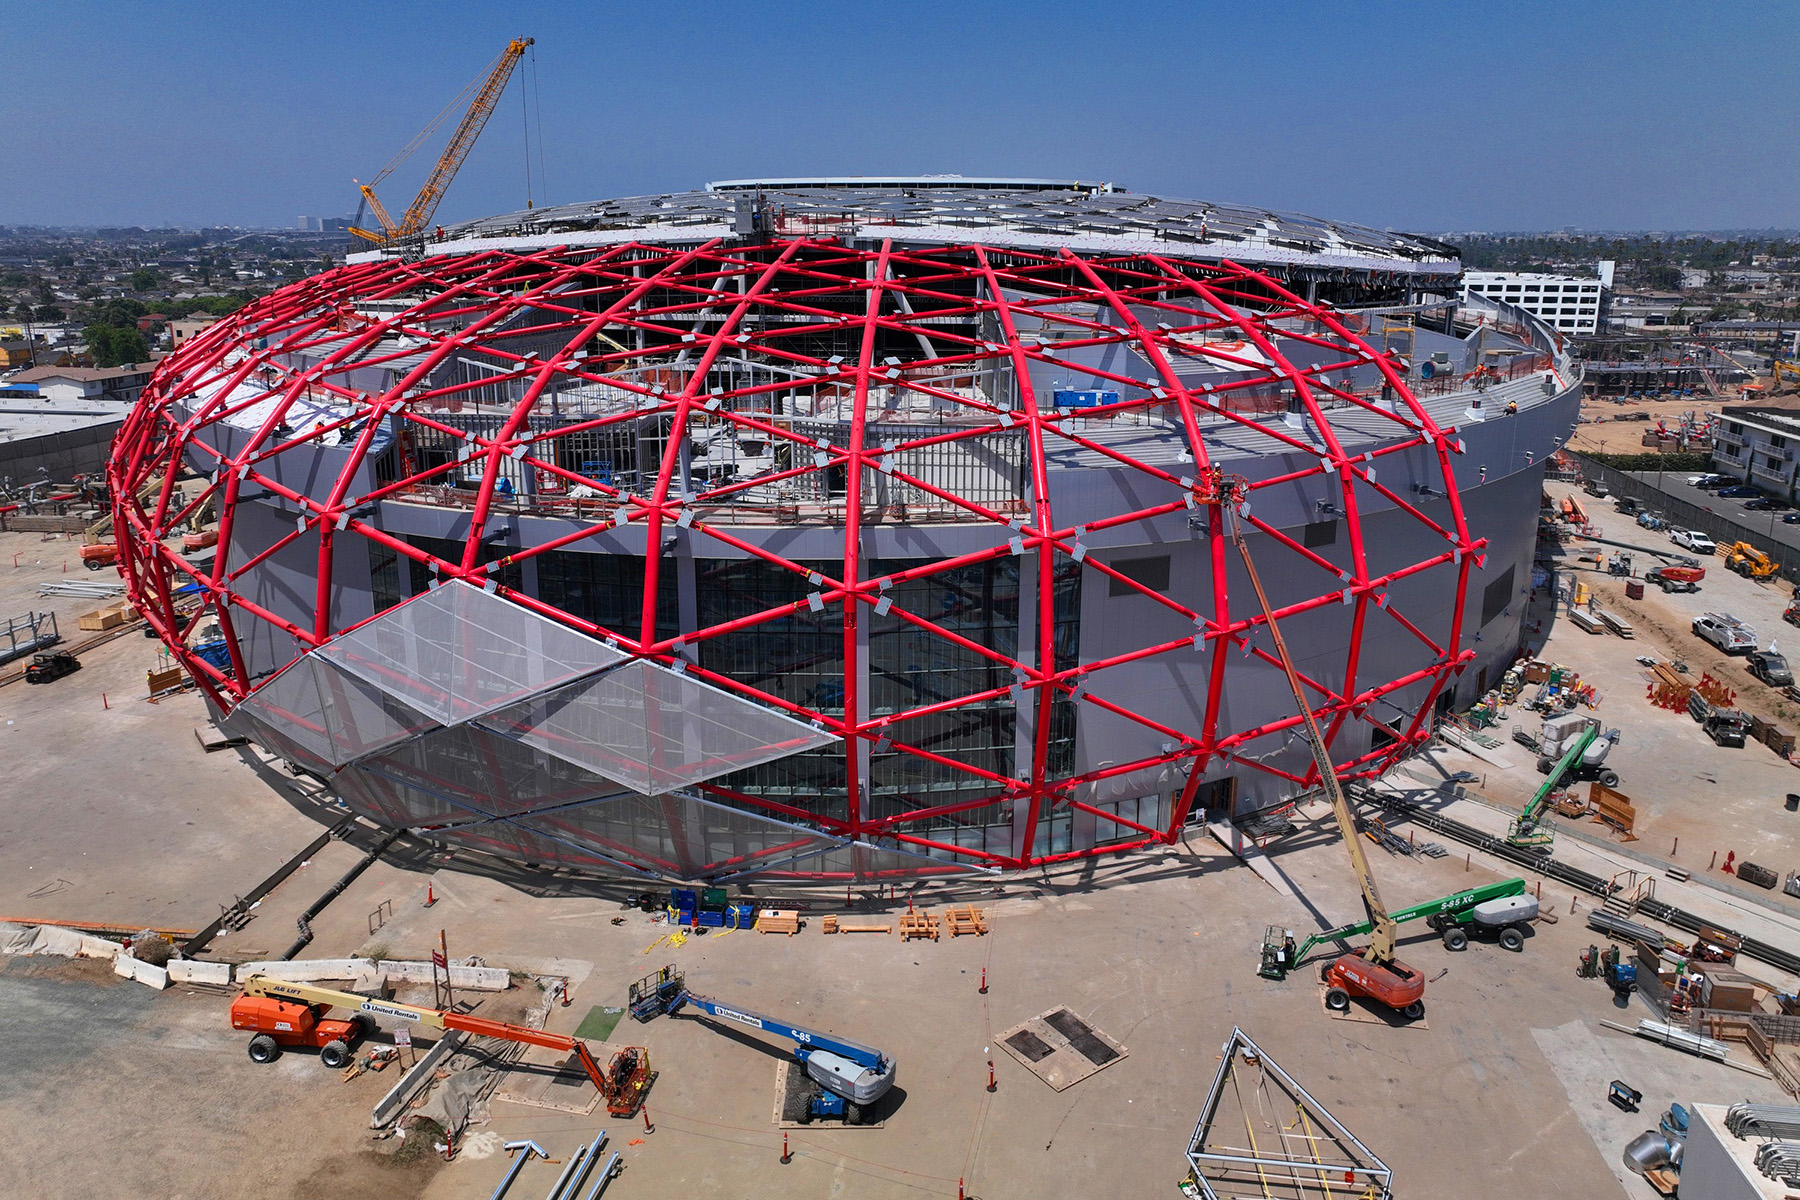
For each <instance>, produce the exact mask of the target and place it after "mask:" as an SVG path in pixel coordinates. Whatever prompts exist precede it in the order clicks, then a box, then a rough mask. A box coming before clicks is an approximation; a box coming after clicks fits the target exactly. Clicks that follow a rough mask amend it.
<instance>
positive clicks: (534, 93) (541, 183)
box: [519, 46, 550, 204]
mask: <svg viewBox="0 0 1800 1200" xmlns="http://www.w3.org/2000/svg"><path fill="white" fill-rule="evenodd" d="M519 90H520V91H524V90H525V81H524V80H522V79H521V80H520V81H519ZM531 103H532V105H533V106H534V107H535V108H536V109H537V143H538V194H539V195H540V196H542V197H543V198H544V203H545V204H548V203H550V181H549V179H548V178H546V177H545V175H544V92H543V89H542V87H541V86H540V85H539V83H538V69H537V47H535V46H533V47H532V49H531Z"/></svg>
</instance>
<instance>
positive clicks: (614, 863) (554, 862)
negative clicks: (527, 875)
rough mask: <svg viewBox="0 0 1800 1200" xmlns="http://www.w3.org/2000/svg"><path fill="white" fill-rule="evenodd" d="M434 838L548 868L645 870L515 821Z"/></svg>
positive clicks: (442, 833)
mask: <svg viewBox="0 0 1800 1200" xmlns="http://www.w3.org/2000/svg"><path fill="white" fill-rule="evenodd" d="M432 837H434V838H436V839H439V840H441V841H445V842H449V843H451V844H452V845H458V846H465V847H467V848H469V849H471V850H480V851H483V852H485V853H488V854H495V855H499V856H500V857H502V858H508V859H514V860H519V861H524V862H531V863H535V864H538V865H540V866H545V867H572V868H576V869H579V870H587V871H605V870H609V869H612V868H615V867H621V866H622V867H625V868H627V869H632V870H641V869H642V868H639V867H637V865H636V864H634V863H630V862H626V861H624V860H621V859H617V858H613V857H608V856H603V855H599V854H594V853H589V852H588V851H586V850H585V849H583V848H582V847H580V846H577V845H571V844H570V843H569V842H566V841H563V840H560V839H558V838H555V837H551V836H548V835H545V834H541V833H536V832H533V831H532V830H530V829H526V828H523V827H522V826H520V825H519V823H518V822H516V821H486V822H483V823H482V824H479V825H468V826H464V827H462V828H458V829H442V830H437V831H435V832H434V833H433V834H432Z"/></svg>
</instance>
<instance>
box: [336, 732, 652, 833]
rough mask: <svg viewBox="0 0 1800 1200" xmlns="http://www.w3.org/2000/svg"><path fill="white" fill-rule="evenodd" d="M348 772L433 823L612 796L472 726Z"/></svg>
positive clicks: (607, 788)
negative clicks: (360, 777)
mask: <svg viewBox="0 0 1800 1200" xmlns="http://www.w3.org/2000/svg"><path fill="white" fill-rule="evenodd" d="M353 769H354V770H357V771H359V772H361V773H362V774H363V775H364V776H366V777H370V778H372V779H374V780H378V781H379V783H378V784H375V785H372V786H379V787H382V788H385V789H388V792H387V794H388V795H389V796H390V797H392V799H393V800H394V801H395V802H397V803H399V804H400V805H401V806H402V807H404V808H405V809H406V810H407V811H409V812H415V813H419V814H423V815H425V816H427V817H431V818H435V819H437V820H444V819H448V818H449V817H451V816H456V817H466V816H467V815H469V814H470V813H476V814H479V815H481V816H489V817H493V816H512V815H515V814H518V813H525V812H530V811H532V810H534V809H539V808H544V807H547V806H554V805H560V804H573V803H580V802H582V801H587V800H592V799H594V798H596V797H598V796H605V795H609V794H611V793H615V792H617V791H619V785H618V784H616V783H614V782H612V781H611V780H609V779H605V778H602V777H601V776H599V775H595V774H592V773H591V772H588V771H584V770H582V769H581V768H580V767H577V766H575V765H573V764H571V763H568V762H565V761H564V760H562V759H560V758H557V757H556V756H554V755H551V754H546V753H544V752H543V751H541V750H538V749H535V748H534V747H531V746H528V745H525V744H523V743H521V742H517V741H514V740H512V739H511V738H507V737H502V736H501V735H499V734H497V733H490V732H489V731H488V730H485V729H482V728H480V727H479V726H474V725H456V726H452V727H451V728H449V729H440V730H438V731H437V732H435V733H431V734H427V735H426V736H425V737H422V738H419V739H417V740H416V741H411V742H407V743H406V744H404V745H402V746H398V747H396V748H395V749H394V750H392V751H391V752H389V753H387V754H383V755H380V756H378V757H375V758H371V759H366V760H364V761H363V762H361V763H358V764H357V765H356V767H355V768H353ZM419 823H421V822H420V821H419V820H418V819H413V820H409V821H408V822H407V824H419Z"/></svg>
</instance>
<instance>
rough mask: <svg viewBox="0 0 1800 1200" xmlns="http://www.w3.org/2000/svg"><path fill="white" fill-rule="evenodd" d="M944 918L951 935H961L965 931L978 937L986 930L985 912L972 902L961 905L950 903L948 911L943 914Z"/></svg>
mask: <svg viewBox="0 0 1800 1200" xmlns="http://www.w3.org/2000/svg"><path fill="white" fill-rule="evenodd" d="M944 920H945V922H946V923H947V924H948V925H949V927H950V936H951V937H961V936H962V935H963V934H965V933H972V934H974V935H976V936H977V937H980V936H981V935H982V934H984V933H986V932H987V931H988V927H987V916H986V914H985V913H984V911H983V910H982V909H979V908H976V907H975V906H974V905H973V904H964V905H962V906H961V907H958V906H957V905H954V904H953V905H951V906H950V911H949V912H947V913H945V914H944Z"/></svg>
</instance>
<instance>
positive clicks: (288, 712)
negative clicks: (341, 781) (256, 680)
mask: <svg viewBox="0 0 1800 1200" xmlns="http://www.w3.org/2000/svg"><path fill="white" fill-rule="evenodd" d="M237 712H238V713H239V714H242V715H243V716H245V717H248V718H250V719H252V720H255V721H258V722H260V723H261V724H262V725H263V726H264V727H265V728H270V729H272V730H274V731H276V732H277V733H278V735H280V736H281V737H283V739H284V740H286V741H287V742H290V743H292V744H294V745H296V746H299V747H301V748H302V749H304V750H305V751H306V752H307V753H308V754H310V755H311V756H312V757H313V758H314V759H316V760H319V761H322V762H328V763H330V764H332V765H333V766H342V765H343V764H344V763H347V762H349V761H351V760H352V759H356V758H361V757H362V756H364V755H366V754H372V753H374V752H375V751H377V750H379V749H381V748H382V747H384V746H390V745H392V744H394V743H395V742H398V741H400V740H402V739H403V738H407V737H411V736H412V735H413V734H415V733H418V732H420V731H421V730H425V729H429V728H430V727H431V725H432V723H433V722H432V721H431V720H430V719H429V718H427V717H426V716H425V715H424V714H422V713H420V712H418V711H416V710H415V709H412V708H410V707H408V706H407V705H405V704H403V703H401V702H400V701H399V700H397V699H395V698H394V697H392V696H389V695H384V694H383V693H381V692H380V691H378V690H376V689H375V688H373V687H370V686H369V685H368V684H367V683H364V682H363V681H362V680H360V679H358V678H356V677H355V676H354V675H348V674H345V673H344V672H343V671H340V670H339V669H338V668H337V667H335V666H334V665H332V664H331V663H329V662H326V661H325V660H323V659H321V658H320V657H319V656H318V655H317V654H308V655H306V656H305V657H303V658H301V659H299V660H298V661H296V662H294V663H292V664H291V665H289V666H288V667H287V669H285V670H283V671H282V672H281V673H280V674H278V675H276V676H275V677H274V678H272V679H269V680H266V681H265V682H264V683H263V684H262V686H260V687H258V688H257V689H256V690H255V691H254V692H252V693H251V694H250V696H249V698H248V699H246V700H245V701H244V702H243V704H241V705H239V706H238V709H237Z"/></svg>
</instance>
